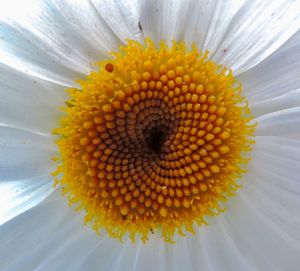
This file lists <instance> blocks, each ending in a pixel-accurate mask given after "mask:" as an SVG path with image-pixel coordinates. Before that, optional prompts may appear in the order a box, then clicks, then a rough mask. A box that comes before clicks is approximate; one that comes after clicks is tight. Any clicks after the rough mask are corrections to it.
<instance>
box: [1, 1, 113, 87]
mask: <svg viewBox="0 0 300 271" xmlns="http://www.w3.org/2000/svg"><path fill="white" fill-rule="evenodd" d="M16 7H18V8H16ZM1 8H2V7H1ZM16 11H17V12H16ZM0 19H1V24H0V37H1V40H0V41H1V43H0V56H1V62H3V63H5V64H6V65H9V66H11V67H13V68H15V69H18V70H21V71H23V72H26V73H28V74H30V75H34V76H37V77H40V78H43V79H47V80H49V81H52V82H56V83H57V82H58V83H60V84H64V85H66V86H74V85H75V84H74V83H73V81H74V80H75V79H79V78H82V77H83V75H84V74H87V73H89V72H90V71H91V69H93V68H94V67H93V64H94V63H95V62H96V61H99V60H101V59H102V58H103V56H107V52H108V51H107V49H108V48H111V49H114V48H116V46H117V45H118V44H119V39H118V38H117V37H116V35H115V34H114V33H113V31H112V30H111V29H110V27H109V26H108V25H107V23H106V22H105V21H104V19H103V18H102V17H101V16H100V15H99V14H98V12H97V11H96V10H95V6H94V5H93V4H92V3H91V2H89V1H75V2H74V1H64V2H63V3H61V2H59V1H54V2H50V1H40V0H35V1H29V2H28V1H26V3H25V2H23V1H16V0H13V1H10V2H9V3H6V4H5V5H3V9H2V11H1V13H0Z"/></svg>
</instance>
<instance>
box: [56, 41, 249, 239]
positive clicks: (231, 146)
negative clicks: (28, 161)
mask: <svg viewBox="0 0 300 271" xmlns="http://www.w3.org/2000/svg"><path fill="white" fill-rule="evenodd" d="M98 66H99V67H100V69H99V71H97V72H92V73H91V74H90V75H89V76H87V78H86V79H85V80H81V81H80V89H71V90H68V92H69V93H70V97H69V100H68V101H66V103H65V104H66V105H67V106H66V108H64V112H65V114H64V116H63V117H62V118H61V120H60V124H59V127H58V128H57V129H55V133H56V134H57V135H58V137H59V138H58V140H57V145H58V147H59V151H60V157H59V158H58V161H59V163H60V165H59V167H58V169H57V170H56V172H55V173H53V175H54V176H56V183H57V185H60V186H61V187H62V190H63V191H64V194H65V195H66V196H67V197H68V199H69V201H70V204H71V205H74V206H76V209H78V210H82V211H83V212H84V213H85V223H86V224H88V225H90V226H91V227H92V228H93V229H95V230H96V231H97V232H100V231H101V230H105V231H107V232H108V234H109V236H111V237H112V238H118V239H120V240H122V237H124V236H127V234H128V236H130V238H131V240H132V241H134V240H135V239H136V238H140V239H141V240H142V241H143V242H146V241H147V240H148V236H149V234H150V233H151V232H152V230H154V232H155V233H159V234H160V236H162V238H163V239H164V240H165V241H167V242H172V241H173V239H174V235H175V234H176V233H177V232H179V233H182V234H183V233H184V232H185V231H189V232H193V231H194V227H195V226H196V225H202V224H205V223H206V221H205V219H206V217H207V216H214V215H216V214H218V213H220V212H221V210H222V208H221V206H220V202H221V201H224V199H225V198H227V197H228V196H230V195H233V194H234V193H235V190H236V189H237V188H238V187H239V186H238V184H237V182H236V180H237V178H240V177H241V175H242V174H243V173H244V172H245V163H247V161H248V159H246V158H245V157H246V155H245V154H246V153H247V152H248V151H249V150H250V149H251V144H253V142H254V141H253V139H252V136H253V133H254V126H253V125H250V121H251V119H252V118H251V115H249V114H250V113H249V112H250V110H249V108H248V107H247V102H245V98H244V97H242V96H241V85H240V84H238V83H237V81H236V79H235V78H234V76H233V75H232V72H229V70H228V69H226V68H222V69H221V68H220V65H217V64H216V63H214V62H213V61H211V60H210V59H209V58H208V53H202V52H199V51H198V50H197V48H196V47H193V49H192V50H188V49H187V48H186V46H185V44H184V43H182V42H175V41H174V42H173V45H172V46H169V47H168V46H167V45H166V44H165V43H164V42H162V43H161V44H160V47H157V46H156V45H155V44H154V43H153V42H152V41H151V40H150V39H146V40H145V43H144V44H143V45H142V44H140V43H139V42H137V41H133V40H128V41H127V44H126V45H125V46H121V47H120V49H119V51H118V52H114V53H113V54H112V58H111V59H110V60H109V61H107V60H106V61H102V62H99V63H98ZM247 157H248V156H247Z"/></svg>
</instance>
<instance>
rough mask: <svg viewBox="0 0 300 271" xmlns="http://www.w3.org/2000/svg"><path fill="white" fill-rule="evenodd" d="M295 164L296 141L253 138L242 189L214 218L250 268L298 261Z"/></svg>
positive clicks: (299, 153)
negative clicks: (224, 209)
mask: <svg viewBox="0 0 300 271" xmlns="http://www.w3.org/2000/svg"><path fill="white" fill-rule="evenodd" d="M299 167H300V143H299V142H298V141H294V140H290V139H284V138H276V137H257V143H256V145H255V150H254V153H253V159H252V161H251V163H250V165H249V174H247V175H246V180H245V182H244V187H243V188H242V189H241V190H240V191H239V192H238V195H237V197H235V198H233V199H230V200H229V202H228V206H227V211H226V212H225V213H224V214H222V215H221V217H220V218H218V219H220V222H221V223H222V224H223V226H224V229H225V231H226V233H227V234H228V235H229V236H231V238H232V240H233V241H234V243H235V244H236V247H237V248H238V249H239V250H240V251H241V253H242V255H243V256H244V258H245V259H246V260H247V262H249V263H250V264H251V267H252V269H251V270H296V269H297V267H298V266H299V264H300V259H299V257H298V256H297V255H299V253H300V238H299V236H300V235H299V233H300V232H299V229H300V228H299V226H300V219H299V214H300V213H299V210H300V208H299V207H300V201H299V192H300V190H299V187H298V186H299V182H300V179H299V174H298V171H299ZM238 270H239V269H238Z"/></svg>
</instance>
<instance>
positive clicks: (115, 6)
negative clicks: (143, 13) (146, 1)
mask: <svg viewBox="0 0 300 271" xmlns="http://www.w3.org/2000/svg"><path fill="white" fill-rule="evenodd" d="M92 2H93V3H94V7H95V9H96V10H97V12H98V13H99V16H101V17H102V18H103V19H104V20H105V22H106V23H107V25H108V26H109V27H110V28H111V30H112V31H113V33H115V35H116V36H117V37H118V38H119V39H120V40H121V41H122V42H123V43H125V42H126V39H134V40H141V38H142V33H141V30H140V29H139V13H138V6H137V2H138V0H125V1H118V0H92Z"/></svg>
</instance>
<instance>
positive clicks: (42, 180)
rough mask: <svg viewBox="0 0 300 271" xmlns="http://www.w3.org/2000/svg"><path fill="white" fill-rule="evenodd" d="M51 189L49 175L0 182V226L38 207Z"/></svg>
mask: <svg viewBox="0 0 300 271" xmlns="http://www.w3.org/2000/svg"><path fill="white" fill-rule="evenodd" d="M53 190H54V188H53V181H52V178H51V176H50V174H48V175H45V176H39V177H34V178H30V179H25V180H18V181H3V180H2V181H1V182H0V194H1V197H0V225H1V224H3V223H5V222H6V221H8V220H10V219H12V218H14V217H15V216H17V215H19V214H21V213H23V212H25V211H27V210H28V209H30V208H32V207H34V206H36V205H38V204H39V203H40V202H41V201H42V200H44V199H45V198H46V197H47V196H49V195H50V194H51V193H52V191H53Z"/></svg>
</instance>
